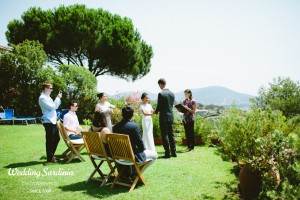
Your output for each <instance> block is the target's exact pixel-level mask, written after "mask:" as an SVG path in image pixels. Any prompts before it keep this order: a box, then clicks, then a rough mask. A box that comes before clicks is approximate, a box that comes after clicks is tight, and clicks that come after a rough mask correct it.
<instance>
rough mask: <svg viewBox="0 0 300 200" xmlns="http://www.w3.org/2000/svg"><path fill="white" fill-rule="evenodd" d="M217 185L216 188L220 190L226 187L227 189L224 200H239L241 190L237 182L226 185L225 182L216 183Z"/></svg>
mask: <svg viewBox="0 0 300 200" xmlns="http://www.w3.org/2000/svg"><path fill="white" fill-rule="evenodd" d="M215 183H216V186H215V187H216V188H220V187H223V186H225V187H226V189H227V194H226V195H225V196H224V197H223V200H230V199H237V198H238V197H239V198H240V197H241V196H240V190H239V184H238V183H237V181H231V182H229V183H224V182H219V181H217V182H215Z"/></svg>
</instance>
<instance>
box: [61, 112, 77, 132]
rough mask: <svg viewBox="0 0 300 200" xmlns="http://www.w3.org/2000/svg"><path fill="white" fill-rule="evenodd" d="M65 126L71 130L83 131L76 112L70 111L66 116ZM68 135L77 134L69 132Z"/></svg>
mask: <svg viewBox="0 0 300 200" xmlns="http://www.w3.org/2000/svg"><path fill="white" fill-rule="evenodd" d="M64 126H65V127H67V128H68V129H71V130H81V127H80V125H79V121H78V117H77V115H76V113H75V112H72V111H70V110H69V112H68V113H67V114H65V115H64ZM67 134H68V135H70V134H75V133H73V132H70V131H67Z"/></svg>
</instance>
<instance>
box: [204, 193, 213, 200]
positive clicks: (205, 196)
mask: <svg viewBox="0 0 300 200" xmlns="http://www.w3.org/2000/svg"><path fill="white" fill-rule="evenodd" d="M201 199H208V200H209V199H215V198H214V197H211V196H208V195H206V194H202V195H201Z"/></svg>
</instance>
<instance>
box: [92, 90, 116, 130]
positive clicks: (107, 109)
mask: <svg viewBox="0 0 300 200" xmlns="http://www.w3.org/2000/svg"><path fill="white" fill-rule="evenodd" d="M97 97H98V98H99V102H98V103H97V104H96V106H95V112H96V111H100V112H102V113H105V116H106V121H107V127H108V128H109V130H110V132H112V122H111V116H110V115H111V114H112V113H113V110H112V109H113V108H115V106H114V105H112V104H110V103H109V102H108V101H107V96H106V94H105V93H104V92H101V93H99V94H98V95H97Z"/></svg>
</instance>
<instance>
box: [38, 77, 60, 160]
mask: <svg viewBox="0 0 300 200" xmlns="http://www.w3.org/2000/svg"><path fill="white" fill-rule="evenodd" d="M52 91H53V85H52V83H50V82H44V83H43V85H42V93H41V95H40V97H39V106H40V107H41V109H42V113H43V116H42V123H43V126H44V128H45V131H46V154H47V162H54V163H56V162H58V161H59V159H58V158H56V157H54V154H55V151H56V148H57V145H58V143H59V140H60V137H59V132H58V128H57V124H56V121H57V114H56V109H58V107H59V105H60V104H61V97H62V94H61V93H58V95H57V97H56V98H55V100H54V101H53V99H52V98H51V97H50V95H51V93H52Z"/></svg>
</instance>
